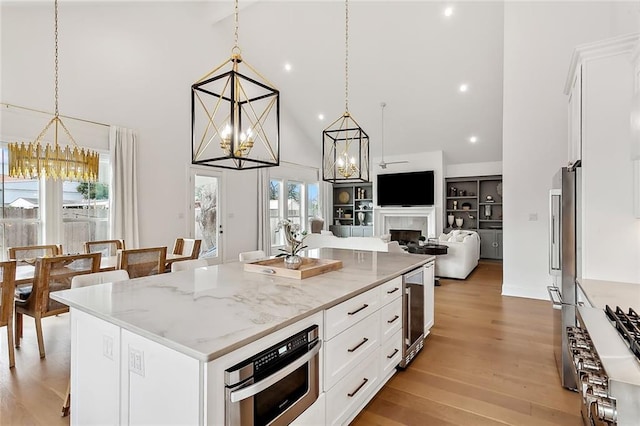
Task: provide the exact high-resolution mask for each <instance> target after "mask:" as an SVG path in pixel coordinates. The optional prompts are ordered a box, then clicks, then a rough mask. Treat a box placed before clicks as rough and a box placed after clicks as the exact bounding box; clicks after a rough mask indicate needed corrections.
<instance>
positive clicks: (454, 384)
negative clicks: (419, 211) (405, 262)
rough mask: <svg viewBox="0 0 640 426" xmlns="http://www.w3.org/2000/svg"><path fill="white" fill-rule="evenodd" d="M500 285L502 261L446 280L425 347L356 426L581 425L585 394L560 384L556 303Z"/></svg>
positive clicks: (438, 292) (439, 291)
mask: <svg viewBox="0 0 640 426" xmlns="http://www.w3.org/2000/svg"><path fill="white" fill-rule="evenodd" d="M541 285H542V283H541ZM501 286H502V264H501V263H500V262H495V261H481V262H480V264H479V265H478V267H477V268H476V269H475V270H474V272H473V273H472V274H471V275H470V276H469V277H468V278H467V279H466V280H464V281H458V280H446V279H442V280H441V286H440V287H436V288H435V300H436V302H435V326H434V327H433V329H432V331H431V334H430V335H429V336H428V337H427V339H426V341H425V345H424V348H423V350H422V351H421V353H420V354H419V355H418V356H417V357H416V358H415V359H414V361H413V362H412V363H411V364H409V367H408V368H407V369H406V370H404V371H399V372H398V373H397V374H396V375H395V376H394V377H393V378H392V379H391V380H390V381H389V382H388V383H387V384H386V385H385V386H384V388H383V389H382V390H381V391H380V392H379V393H378V395H376V397H375V398H374V399H373V400H372V401H371V402H370V403H369V405H368V406H367V407H366V408H365V410H363V411H362V412H361V413H360V415H359V416H358V417H357V418H356V420H355V421H354V422H353V425H357V426H362V425H434V426H436V425H437V426H445V425H469V426H482V425H536V426H541V425H562V426H572V425H576V426H578V425H582V421H581V419H580V397H579V395H578V394H577V393H574V392H571V391H568V390H565V389H563V388H562V386H561V385H560V379H559V377H558V373H557V369H556V365H555V359H554V356H553V341H552V336H553V333H554V332H555V331H554V329H553V324H552V310H551V303H550V302H548V301H543V300H532V299H523V298H516V297H507V296H501V294H500V293H501Z"/></svg>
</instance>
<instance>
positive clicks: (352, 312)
mask: <svg viewBox="0 0 640 426" xmlns="http://www.w3.org/2000/svg"><path fill="white" fill-rule="evenodd" d="M368 307H369V305H367V304H366V303H365V304H364V305H362V307H360V308H358V309H356V310H355V311H351V312H347V313H348V314H349V315H355V314H357V313H358V312H360V311H361V310H363V309H366V308H368Z"/></svg>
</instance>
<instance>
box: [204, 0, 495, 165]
mask: <svg viewBox="0 0 640 426" xmlns="http://www.w3.org/2000/svg"><path fill="white" fill-rule="evenodd" d="M240 6H241V9H240V15H239V16H240V25H239V42H240V43H239V44H240V47H241V48H242V52H243V57H244V59H245V60H246V61H247V62H249V63H250V64H251V65H252V66H254V67H255V68H257V69H258V70H259V71H260V72H261V73H262V74H263V75H264V76H265V77H266V78H267V79H269V80H270V81H272V82H273V83H274V84H275V85H276V86H277V87H278V89H279V90H280V91H281V102H282V108H283V110H284V111H285V112H286V114H287V115H288V116H289V117H292V118H293V120H294V121H295V122H296V123H298V125H299V127H300V129H301V131H302V132H303V134H306V135H307V137H308V141H299V142H301V143H315V144H318V146H319V145H320V143H321V139H322V130H323V129H324V128H325V127H326V126H328V125H329V124H330V123H331V122H333V121H334V120H336V119H338V118H339V117H340V116H341V115H342V114H343V113H344V111H345V77H346V76H347V75H348V107H349V111H350V113H351V114H352V116H353V117H354V118H355V119H356V121H357V122H358V123H359V124H360V126H361V127H362V128H363V129H364V130H365V131H366V132H367V133H368V134H369V136H370V140H371V156H372V157H374V158H375V157H379V156H380V143H381V133H382V125H381V107H380V104H381V102H383V101H384V102H386V104H387V107H386V108H385V112H384V153H385V157H392V158H393V157H395V156H398V155H400V156H403V157H404V156H406V157H407V158H408V157H410V156H411V154H412V153H418V152H429V151H438V150H442V151H443V153H444V158H445V162H446V163H447V164H458V163H475V162H483V161H501V160H502V67H503V60H502V51H503V5H502V3H501V2H477V1H476V2H455V3H452V4H449V3H445V2H432V1H408V2H404V1H393V0H387V1H353V0H352V1H351V2H349V19H348V30H349V38H348V40H349V50H348V74H347V73H346V72H345V3H344V2H342V1H333V0H325V1H269V0H259V1H255V0H244V1H243V0H240ZM448 6H452V7H453V12H452V14H451V16H445V13H444V12H445V9H446V7H448ZM211 10H212V22H213V25H214V28H215V30H216V33H217V34H219V35H220V42H225V43H228V44H229V49H231V46H232V43H233V32H234V22H233V3H232V2H229V1H224V2H217V3H216V4H215V6H212V7H211ZM221 59H223V58H221ZM285 64H290V67H291V69H290V71H286V70H285ZM463 84H466V85H467V87H468V89H467V91H466V92H462V91H460V86H461V85H463ZM319 114H322V115H324V120H320V119H319V118H318V116H319ZM473 136H475V137H476V138H477V141H476V142H475V143H472V142H470V138H471V137H473Z"/></svg>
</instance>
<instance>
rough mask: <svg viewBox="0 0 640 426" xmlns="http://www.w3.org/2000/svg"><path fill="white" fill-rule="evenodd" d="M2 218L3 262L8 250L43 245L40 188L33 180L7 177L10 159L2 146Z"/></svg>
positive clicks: (0, 183)
mask: <svg viewBox="0 0 640 426" xmlns="http://www.w3.org/2000/svg"><path fill="white" fill-rule="evenodd" d="M1 155H2V178H1V179H2V182H0V194H1V196H2V197H1V198H2V215H1V217H0V235H1V240H0V242H1V244H2V247H0V248H1V249H2V254H1V255H0V258H2V259H6V257H7V249H8V248H9V247H18V246H28V245H37V244H40V243H41V242H42V230H41V219H40V185H39V182H38V180H36V179H18V178H11V177H9V156H8V151H7V146H6V144H3V146H2V154H1Z"/></svg>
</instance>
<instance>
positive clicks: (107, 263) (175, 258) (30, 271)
mask: <svg viewBox="0 0 640 426" xmlns="http://www.w3.org/2000/svg"><path fill="white" fill-rule="evenodd" d="M189 259H191V254H173V253H170V254H167V258H166V261H165V266H166V268H167V269H171V264H172V263H173V262H179V261H182V260H189ZM117 268H118V256H103V257H101V258H100V272H103V271H113V270H114V269H117ZM34 275H35V260H34V262H33V263H31V262H30V263H27V264H21V265H18V266H17V267H16V286H22V285H25V284H33V277H34Z"/></svg>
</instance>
